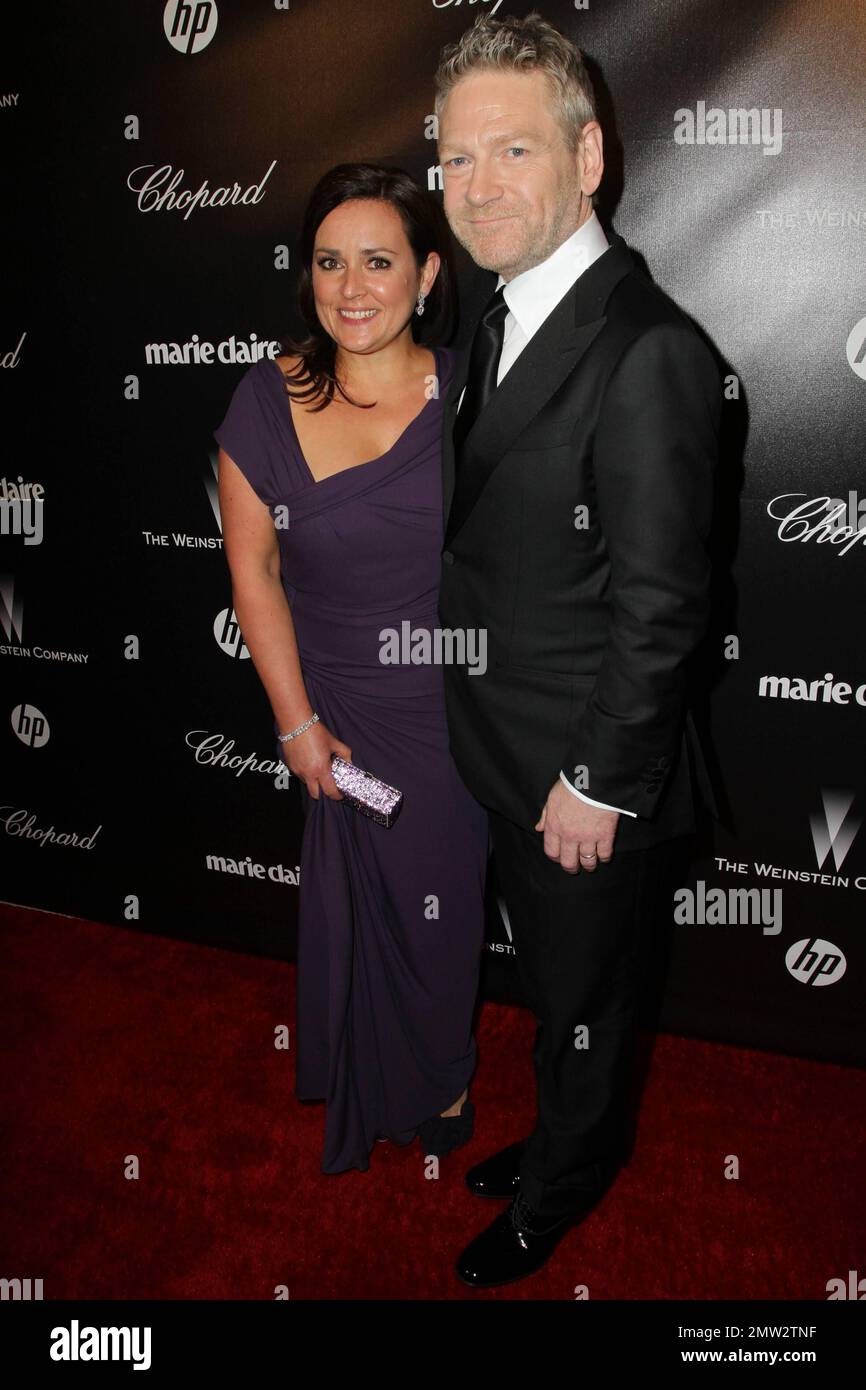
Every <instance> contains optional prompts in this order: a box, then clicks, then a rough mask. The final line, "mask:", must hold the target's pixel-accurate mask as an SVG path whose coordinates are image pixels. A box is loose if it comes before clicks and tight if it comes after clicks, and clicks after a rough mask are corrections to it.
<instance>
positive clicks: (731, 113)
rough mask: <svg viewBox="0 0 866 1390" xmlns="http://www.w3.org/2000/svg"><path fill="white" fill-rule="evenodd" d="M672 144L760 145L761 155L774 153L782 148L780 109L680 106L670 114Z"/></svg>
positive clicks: (765, 107) (701, 104)
mask: <svg viewBox="0 0 866 1390" xmlns="http://www.w3.org/2000/svg"><path fill="white" fill-rule="evenodd" d="M674 142H675V143H676V144H677V145H763V148H764V154H778V153H779V151H780V150H781V148H782V110H781V107H779V106H775V107H770V106H762V107H761V108H760V109H759V108H758V107H757V106H752V107H749V108H748V109H746V108H745V107H743V106H736V107H734V106H732V107H729V108H728V110H727V111H725V110H723V109H722V107H721V106H711V107H709V108H707V103H706V102H705V101H699V102H698V103H697V105H696V106H695V109H694V111H692V110H691V109H690V107H688V106H681V107H680V108H679V110H677V111H675V112H674Z"/></svg>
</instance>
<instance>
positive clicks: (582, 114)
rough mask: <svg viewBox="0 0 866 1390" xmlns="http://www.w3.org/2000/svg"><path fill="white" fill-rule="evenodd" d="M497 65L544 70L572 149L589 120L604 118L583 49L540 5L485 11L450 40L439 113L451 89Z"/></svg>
mask: <svg viewBox="0 0 866 1390" xmlns="http://www.w3.org/2000/svg"><path fill="white" fill-rule="evenodd" d="M491 70H494V71H504V72H542V73H544V75H545V77H546V78H547V79H548V82H549V83H550V85H551V90H552V94H553V96H554V99H555V101H556V104H557V108H558V115H559V118H560V124H561V126H562V132H563V136H564V138H565V141H566V143H567V145H568V147H569V149H572V150H576V149H577V147H578V145H579V143H580V133H581V131H582V129H583V127H584V126H585V125H586V123H587V121H594V120H597V119H598V118H597V116H596V109H595V94H594V92H593V90H592V82H591V81H590V77H589V73H588V72H587V70H586V68H585V66H584V62H583V54H582V53H581V51H580V49H579V48H578V47H577V44H575V43H572V42H571V39H567V38H566V37H565V35H564V34H561V33H560V32H559V30H558V29H555V28H554V26H553V25H552V24H549V23H548V21H547V20H546V19H542V17H541V15H540V14H539V13H538V11H537V10H533V11H532V13H531V14H528V15H527V16H526V18H525V19H513V18H510V17H509V18H506V19H493V18H491V17H489V16H486V15H479V16H478V18H477V19H476V21H475V23H474V24H473V25H472V26H471V28H469V29H466V30H464V32H463V33H462V34H461V36H460V38H459V39H457V40H456V42H455V43H449V44H446V45H445V47H444V48H443V49H442V52H441V54H440V56H439V66H438V67H437V69H436V75H435V78H434V83H435V93H436V95H435V99H434V105H433V110H434V112H435V114H436V115H437V116H441V114H442V110H443V108H444V106H445V103H446V101H447V99H448V94H449V92H450V91H451V89H452V87H453V86H454V85H455V84H456V83H457V82H459V81H460V79H461V77H466V76H468V75H469V74H470V73H473V72H483V71H491Z"/></svg>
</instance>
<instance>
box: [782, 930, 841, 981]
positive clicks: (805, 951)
mask: <svg viewBox="0 0 866 1390" xmlns="http://www.w3.org/2000/svg"><path fill="white" fill-rule="evenodd" d="M785 964H786V965H787V967H788V969H789V970H790V972H791V974H792V975H793V976H794V979H795V980H799V981H800V983H801V984H802V985H835V983H836V981H837V980H841V978H842V976H843V975H844V974H845V969H846V961H845V957H844V955H843V954H842V952H841V951H840V950H839V947H838V946H834V945H833V943H832V942H831V941H822V940H821V939H820V937H817V936H816V937H812V938H811V939H808V938H807V939H804V940H803V941H795V942H794V944H793V946H789V947H788V950H787V951H786V952H785Z"/></svg>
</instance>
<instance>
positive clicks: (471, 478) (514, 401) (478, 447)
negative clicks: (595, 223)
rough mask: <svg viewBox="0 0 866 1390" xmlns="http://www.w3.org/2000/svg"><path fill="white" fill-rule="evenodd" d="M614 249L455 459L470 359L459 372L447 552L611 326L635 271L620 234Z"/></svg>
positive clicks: (561, 310) (448, 443)
mask: <svg viewBox="0 0 866 1390" xmlns="http://www.w3.org/2000/svg"><path fill="white" fill-rule="evenodd" d="M609 239H610V243H611V244H610V246H609V247H608V250H607V251H605V252H604V254H603V255H601V256H599V257H598V259H597V260H596V261H594V262H593V264H592V265H591V266H590V267H589V269H588V270H586V271H584V273H583V274H582V275H581V276H579V277H578V279H577V280H576V281H575V283H574V285H572V287H571V289H569V290H568V292H567V293H566V294H565V295H564V296H563V298H562V299H561V300H560V301H559V303H558V304H557V306H556V308H555V309H553V311H552V312H551V313H550V315H549V316H548V317H547V319H545V321H544V323H543V324H542V325H541V327H540V328H539V330H538V332H537V333H535V334H533V336H532V338H531V339H530V340H529V342H528V343H527V345H526V347H525V348H523V350H522V352H521V353H520V354H519V356H518V357H517V359H516V361H515V362H514V364H513V365H512V366H511V368H510V369H509V370H508V371H507V372H506V374H505V376H504V377H503V378H502V381H501V382H500V384H499V386H498V387H497V388H496V390H495V391H494V392H493V394H492V396H491V397H490V398H489V400H488V401H487V403H486V405H485V406H484V409H483V410H482V411H481V412H480V414H479V416H478V418H477V420H476V421H475V422H474V424H473V426H472V428H471V429H470V431H469V433H468V434H467V436H466V439H465V440H464V442H463V447H462V449H461V451H460V454H459V457H456V456H455V450H454V444H453V439H452V431H453V428H454V418H455V415H456V413H457V404H458V402H459V399H460V392H461V391H462V389H463V386H464V385H465V384H466V375H467V372H468V356H469V354H468V353H466V354H465V356H464V359H463V360H462V361H461V363H460V364H459V366H458V368H457V370H455V373H454V379H453V381H452V384H451V387H450V389H449V393H448V398H447V401H446V404H445V408H444V410H443V428H444V439H443V484H444V486H443V493H444V496H443V502H444V508H445V517H446V518H447V521H446V527H445V545H446V546H448V545H450V543H451V541H452V539H453V538H454V536H455V535H456V534H457V532H458V531H459V530H460V528H461V527H462V526H463V525H464V523H465V522H466V520H467V518H468V516H469V514H470V512H471V511H472V509H473V507H474V506H475V504H476V502H477V501H478V498H479V497H480V495H481V493H482V492H483V490H484V488H485V486H486V484H487V482H488V480H489V478H490V476H491V474H492V473H493V472H494V470H495V469H496V468H497V467H498V465H499V464H500V463H501V462H502V459H503V458H504V457H505V456H506V454H507V453H508V451H509V449H510V447H511V445H512V443H513V441H514V440H515V439H516V438H517V436H518V435H519V434H520V433H521V431H522V430H523V429H525V427H526V425H527V424H528V423H529V421H530V420H532V419H533V417H534V416H535V415H537V414H538V412H539V411H540V410H541V409H542V407H543V406H544V405H546V404H547V402H548V401H549V400H550V398H551V396H553V394H554V392H555V391H556V390H557V389H558V388H559V387H560V386H561V385H562V383H563V382H564V381H565V380H566V378H567V377H568V376H570V375H571V373H572V372H573V371H574V370H575V368H576V367H577V365H578V363H579V362H580V359H581V358H582V357H583V355H584V353H585V352H586V351H587V349H588V348H589V347H590V345H591V344H592V342H593V341H594V339H595V338H596V336H597V335H598V333H599V332H600V331H601V329H602V328H603V326H604V323H605V315H604V309H605V306H606V304H607V300H608V298H609V297H610V294H611V292H612V290H613V288H614V286H615V285H616V284H617V283H618V282H619V280H621V279H622V277H623V276H624V275H627V274H628V273H629V271H630V270H632V269H633V267H634V262H633V260H632V257H631V254H630V252H629V250H628V248H627V246H626V245H625V242H624V241H623V240H622V238H621V237H619V236H617V235H616V233H611V235H610V238H609Z"/></svg>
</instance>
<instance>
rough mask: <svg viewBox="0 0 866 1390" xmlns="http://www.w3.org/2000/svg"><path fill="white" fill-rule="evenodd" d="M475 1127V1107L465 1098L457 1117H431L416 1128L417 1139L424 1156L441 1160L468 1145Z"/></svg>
mask: <svg viewBox="0 0 866 1390" xmlns="http://www.w3.org/2000/svg"><path fill="white" fill-rule="evenodd" d="M474 1127H475V1106H474V1105H473V1104H472V1101H471V1100H470V1099H469V1097H468V1096H467V1097H466V1099H465V1100H464V1102H463V1109H462V1110H461V1111H460V1114H459V1115H431V1117H430V1119H429V1120H424V1121H423V1122H422V1123H421V1124H420V1125H419V1126H418V1138H419V1139H420V1140H421V1147H422V1149H423V1150H424V1153H425V1155H426V1154H435V1155H436V1157H437V1158H443V1157H444V1156H445V1154H450V1153H451V1150H452V1149H459V1147H460V1145H461V1144H468V1143H469V1140H470V1139H471V1138H472V1131H473V1129H474Z"/></svg>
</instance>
